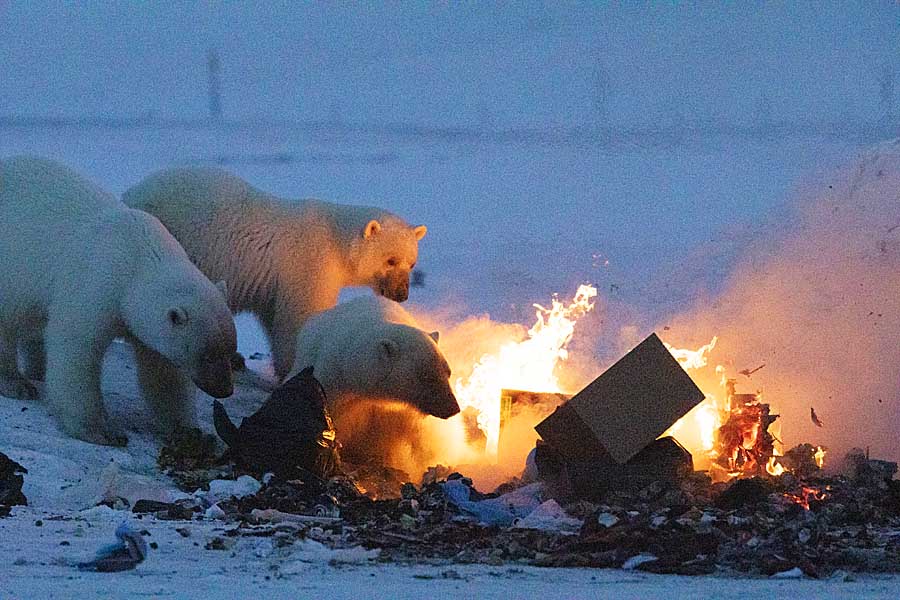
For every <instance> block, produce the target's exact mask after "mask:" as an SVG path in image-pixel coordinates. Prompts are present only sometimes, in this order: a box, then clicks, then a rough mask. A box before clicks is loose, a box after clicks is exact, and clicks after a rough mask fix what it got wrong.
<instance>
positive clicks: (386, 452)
mask: <svg viewBox="0 0 900 600" xmlns="http://www.w3.org/2000/svg"><path fill="white" fill-rule="evenodd" d="M437 338H438V335H437V333H436V332H435V333H431V334H428V333H425V332H424V331H422V330H421V329H419V328H418V325H417V323H416V321H415V320H414V319H413V318H412V316H411V315H410V314H409V313H408V312H407V311H405V310H404V309H403V307H401V306H400V305H399V304H397V303H396V302H393V301H391V300H387V299H385V298H381V297H374V296H368V297H360V298H356V299H354V300H350V301H349V302H344V303H342V304H339V305H337V306H336V307H334V308H332V309H330V310H327V311H324V312H322V313H319V314H317V315H315V316H313V317H312V318H310V319H309V320H308V321H307V322H306V324H305V325H304V326H303V328H302V329H301V330H300V334H299V336H298V337H297V351H296V358H295V361H294V368H293V369H292V370H291V372H292V373H299V372H300V371H301V370H302V369H304V368H306V367H310V366H311V367H313V373H314V375H315V377H316V378H317V379H318V380H319V381H320V382H321V383H322V387H323V388H324V389H325V394H326V396H327V398H328V404H329V410H330V411H331V414H332V417H333V418H334V425H335V431H336V433H337V438H338V440H339V441H340V442H341V444H342V446H343V450H342V453H341V455H342V457H343V458H344V459H345V460H347V461H349V462H351V463H353V462H356V463H359V462H371V461H372V460H375V461H378V462H381V463H382V464H390V465H393V466H396V467H399V468H405V469H415V468H420V467H423V466H427V464H428V461H429V460H430V459H431V458H433V456H432V455H433V449H432V448H431V447H430V446H431V445H430V444H429V443H427V442H428V440H426V439H425V437H423V435H422V426H423V421H424V417H425V416H426V415H432V416H435V417H438V418H441V419H447V418H449V417H452V416H453V415H455V414H457V413H458V412H459V404H458V403H457V401H456V397H455V396H454V395H453V391H452V389H451V388H450V381H449V380H450V366H449V365H448V364H447V360H446V359H445V358H444V356H443V354H441V351H440V349H439V348H438V346H437Z"/></svg>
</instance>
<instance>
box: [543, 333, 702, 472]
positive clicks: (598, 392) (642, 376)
mask: <svg viewBox="0 0 900 600" xmlns="http://www.w3.org/2000/svg"><path fill="white" fill-rule="evenodd" d="M703 398H704V395H703V392H702V391H700V388H698V387H697V385H696V384H695V383H694V382H693V380H691V378H690V376H689V375H688V374H687V373H686V372H685V370H684V369H683V368H682V367H681V365H679V364H678V361H677V360H675V357H673V356H672V355H671V354H670V353H669V351H668V350H667V349H666V347H665V346H664V345H663V343H662V341H661V340H660V339H659V337H657V335H656V334H655V333H654V334H651V335H650V337H648V338H647V339H645V340H644V341H643V342H641V343H640V344H638V346H637V347H635V348H634V349H633V350H632V351H631V352H629V353H628V354H626V355H625V356H624V357H622V359H620V360H619V361H618V362H617V363H616V364H614V365H613V366H611V367H610V368H609V369H607V370H606V372H604V373H603V374H602V375H600V376H599V377H598V378H597V379H595V380H594V381H593V382H592V383H591V384H590V385H588V386H587V387H586V388H584V389H583V390H581V391H580V392H578V393H577V394H576V395H575V396H574V397H573V398H572V399H571V400H569V401H568V402H567V403H565V404H563V405H562V406H560V407H559V408H557V409H556V411H554V413H553V414H551V415H550V416H549V417H547V418H546V419H544V420H543V421H542V422H541V423H539V424H538V425H537V426H536V427H535V429H536V430H537V432H538V433H539V434H540V436H541V438H543V439H544V441H546V442H547V443H548V444H550V445H551V446H553V448H554V449H555V450H556V451H557V452H559V453H560V454H561V455H562V456H564V457H565V458H568V459H573V460H585V459H589V458H591V457H592V456H595V457H597V459H598V460H601V459H603V457H606V456H609V457H612V459H613V460H615V461H616V462H617V463H619V464H624V463H626V462H627V461H628V460H629V459H631V458H632V457H633V456H635V455H636V454H637V453H638V452H640V451H641V450H643V449H644V448H645V447H647V446H648V445H649V444H650V443H652V442H653V441H654V440H655V439H656V438H658V437H659V436H660V435H662V434H663V432H665V431H666V430H667V429H668V428H669V427H671V426H672V424H673V423H675V421H677V420H678V419H680V418H681V417H683V416H684V415H685V414H686V413H687V412H688V411H689V410H691V409H692V408H693V407H694V406H696V405H697V404H698V403H699V402H700V401H701V400H703Z"/></svg>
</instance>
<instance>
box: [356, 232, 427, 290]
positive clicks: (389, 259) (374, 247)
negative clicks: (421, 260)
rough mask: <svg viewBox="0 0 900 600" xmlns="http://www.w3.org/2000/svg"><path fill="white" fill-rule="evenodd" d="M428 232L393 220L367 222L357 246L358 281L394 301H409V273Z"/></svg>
mask: <svg viewBox="0 0 900 600" xmlns="http://www.w3.org/2000/svg"><path fill="white" fill-rule="evenodd" d="M427 231H428V228H427V227H425V226H424V225H419V226H418V227H412V226H410V225H408V224H407V223H406V222H404V221H403V220H402V219H399V218H396V217H388V216H386V217H384V218H381V219H379V220H374V219H373V220H371V221H369V222H368V223H366V226H365V227H364V228H363V230H362V232H361V237H360V239H358V240H357V243H356V257H355V263H356V279H357V281H359V282H360V284H364V285H368V286H369V287H371V288H372V289H373V290H374V291H375V292H376V293H377V294H379V295H381V296H384V297H385V298H390V299H391V300H396V301H397V302H403V301H404V300H406V299H407V298H409V274H410V272H411V271H412V269H413V267H414V266H415V265H416V259H417V258H418V256H419V240H421V239H422V238H423V237H425V233H426V232H427Z"/></svg>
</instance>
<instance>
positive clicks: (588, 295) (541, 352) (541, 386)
mask: <svg viewBox="0 0 900 600" xmlns="http://www.w3.org/2000/svg"><path fill="white" fill-rule="evenodd" d="M596 296H597V288H595V287H593V286H590V285H582V286H580V287H579V288H578V291H577V292H576V294H575V297H574V298H573V300H572V302H571V303H570V304H569V305H568V306H567V305H565V304H563V303H562V302H560V301H559V300H557V299H556V298H554V299H552V304H551V306H550V307H549V308H546V307H544V306H541V305H540V304H535V305H534V308H535V309H536V312H535V314H536V318H537V321H536V322H535V324H534V326H533V327H532V328H531V329H530V330H528V337H527V338H525V339H524V340H521V341H510V342H508V343H506V344H504V345H503V346H502V347H501V348H500V350H499V351H498V352H496V353H493V354H486V355H484V356H482V357H481V358H480V359H479V360H478V363H477V364H476V365H475V367H474V369H473V370H472V373H471V375H469V377H468V378H467V379H465V380H463V379H458V380H457V381H456V382H455V385H454V392H455V393H456V399H457V400H458V401H459V406H460V408H461V409H463V410H465V409H466V408H468V407H472V408H474V409H475V410H476V411H477V412H478V427H479V429H481V431H483V432H484V434H485V436H486V437H487V443H486V451H487V453H488V455H490V456H496V454H497V443H498V439H499V434H500V391H501V390H502V389H503V388H512V389H521V390H529V391H533V392H556V393H562V392H565V390H561V389H560V386H559V381H558V380H557V377H556V375H555V373H554V371H555V369H556V366H557V365H558V364H559V362H560V361H564V360H566V358H568V352H567V351H566V346H567V345H568V344H569V342H570V341H571V339H572V335H573V334H574V332H575V322H576V321H577V320H578V319H579V318H580V317H581V316H583V315H584V314H585V313H587V312H588V311H590V310H591V309H592V308H593V307H594V302H593V298H594V297H596Z"/></svg>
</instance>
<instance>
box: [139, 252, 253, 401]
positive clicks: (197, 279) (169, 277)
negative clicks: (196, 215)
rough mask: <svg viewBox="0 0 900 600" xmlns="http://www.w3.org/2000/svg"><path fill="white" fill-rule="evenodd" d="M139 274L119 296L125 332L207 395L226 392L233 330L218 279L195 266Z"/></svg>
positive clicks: (233, 347)
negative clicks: (122, 297) (144, 275)
mask: <svg viewBox="0 0 900 600" xmlns="http://www.w3.org/2000/svg"><path fill="white" fill-rule="evenodd" d="M191 267H193V265H191ZM140 279H141V281H139V282H135V285H133V286H132V288H131V289H130V290H129V293H128V294H127V295H126V297H125V299H124V300H123V304H124V306H123V315H124V318H125V324H126V326H127V327H128V329H129V332H130V333H131V335H133V336H135V337H136V338H137V339H138V340H140V341H141V342H142V343H143V344H144V345H146V346H148V347H149V348H151V349H152V350H154V351H156V352H158V353H159V354H161V355H162V356H164V357H166V358H167V359H169V360H170V361H171V362H172V363H173V364H174V365H175V366H177V367H178V368H180V369H182V370H183V371H184V372H185V373H187V374H188V376H190V378H191V380H193V382H194V383H195V384H196V385H197V387H199V388H200V389H201V390H203V391H204V392H206V393H207V394H209V395H210V396H213V397H214V398H227V397H228V396H230V395H231V394H232V393H233V392H234V382H233V379H232V372H231V358H232V356H233V355H234V353H235V352H237V333H236V331H235V327H234V319H233V318H232V316H231V311H230V310H229V308H228V304H227V303H226V301H225V297H226V290H225V284H224V282H220V283H219V284H216V285H214V284H213V283H211V282H210V281H209V280H208V279H207V278H206V277H205V276H204V275H203V274H202V273H200V271H198V270H196V269H195V268H191V269H189V270H188V272H187V273H186V272H185V269H183V268H181V269H179V268H173V269H171V270H170V271H168V270H166V269H159V270H158V272H157V274H156V275H155V276H152V277H143V278H140Z"/></svg>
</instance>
